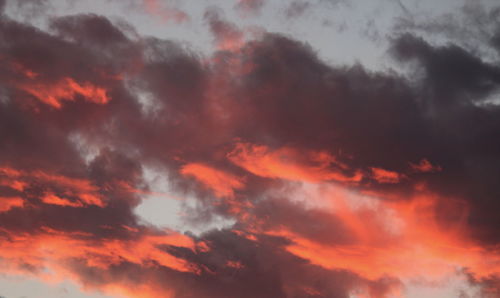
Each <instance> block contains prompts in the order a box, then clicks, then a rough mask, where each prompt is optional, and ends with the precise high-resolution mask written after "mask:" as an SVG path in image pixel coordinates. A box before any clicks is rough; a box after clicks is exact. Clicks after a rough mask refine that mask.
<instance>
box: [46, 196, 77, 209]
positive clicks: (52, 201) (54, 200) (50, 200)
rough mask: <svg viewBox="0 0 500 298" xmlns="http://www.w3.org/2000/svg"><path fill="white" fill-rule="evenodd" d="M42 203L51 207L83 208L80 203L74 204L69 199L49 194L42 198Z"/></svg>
mask: <svg viewBox="0 0 500 298" xmlns="http://www.w3.org/2000/svg"><path fill="white" fill-rule="evenodd" d="M41 201H42V202H44V203H45V204H49V205H59V206H69V207H83V204H82V203H80V202H72V201H70V200H68V199H64V198H60V197H58V196H56V195H54V194H51V193H48V194H46V195H45V196H43V197H42V198H41Z"/></svg>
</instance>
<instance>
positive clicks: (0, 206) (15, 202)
mask: <svg viewBox="0 0 500 298" xmlns="http://www.w3.org/2000/svg"><path fill="white" fill-rule="evenodd" d="M23 206H24V200H23V199H22V198H20V197H0V212H5V211H9V210H10V209H12V208H15V207H23Z"/></svg>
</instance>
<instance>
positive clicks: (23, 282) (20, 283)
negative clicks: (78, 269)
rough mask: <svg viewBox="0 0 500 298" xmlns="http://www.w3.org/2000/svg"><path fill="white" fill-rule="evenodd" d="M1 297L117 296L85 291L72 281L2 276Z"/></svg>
mask: <svg viewBox="0 0 500 298" xmlns="http://www.w3.org/2000/svg"><path fill="white" fill-rule="evenodd" d="M0 297H5V298H117V297H116V296H114V297H111V296H106V295H104V294H101V293H98V292H92V291H87V292H85V291H83V290H82V289H81V287H79V286H78V285H76V284H75V283H73V282H70V281H63V282H59V283H54V284H49V283H46V282H43V281H39V280H37V279H34V278H26V277H19V276H0Z"/></svg>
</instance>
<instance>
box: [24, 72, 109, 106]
mask: <svg viewBox="0 0 500 298" xmlns="http://www.w3.org/2000/svg"><path fill="white" fill-rule="evenodd" d="M19 87H20V88H21V89H23V90H24V91H26V92H28V93H30V94H31V95H33V96H34V97H36V98H37V99H38V100H40V101H41V102H43V103H45V104H48V105H50V106H52V107H54V108H56V109H60V108H61V107H62V102H63V101H73V100H75V97H76V96H77V95H78V96H82V97H83V98H84V99H85V100H87V101H89V102H92V103H96V104H106V103H108V102H109V101H110V100H111V99H110V98H109V97H108V95H107V91H106V89H104V88H101V87H97V86H95V85H93V84H91V83H78V82H76V81H75V80H74V79H72V78H63V79H61V80H59V81H58V82H56V83H52V84H47V83H37V82H33V83H24V84H19Z"/></svg>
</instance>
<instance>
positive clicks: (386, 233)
mask: <svg viewBox="0 0 500 298" xmlns="http://www.w3.org/2000/svg"><path fill="white" fill-rule="evenodd" d="M148 3H149V2H148ZM148 3H146V4H147V5H148V6H146V7H149V8H151V7H153V8H154V7H155V5H157V4H155V2H154V1H153V2H150V3H149V4H148ZM261 5H262V4H260V5H259V7H260V6H261ZM155 13H158V12H156V10H155ZM205 20H206V21H207V23H208V25H209V27H210V30H211V31H212V33H213V34H214V37H215V43H216V46H217V50H218V51H216V52H215V53H214V54H213V55H211V56H209V57H205V56H203V55H201V54H199V53H196V52H194V51H192V50H190V49H187V48H186V47H184V46H182V45H180V44H179V43H177V42H175V41H170V40H162V39H159V38H154V37H146V36H141V35H139V34H128V33H127V32H126V31H125V30H124V29H122V28H121V27H120V26H118V25H116V24H114V23H113V22H111V21H110V20H108V19H106V18H104V17H101V16H96V15H75V16H65V17H61V18H54V19H52V20H51V22H50V26H49V27H50V28H49V29H47V31H44V30H42V29H40V28H35V27H33V26H31V25H28V24H23V23H20V22H16V21H13V20H11V19H9V18H8V17H4V18H2V19H1V20H0V39H2V40H4V41H5V42H3V43H1V44H0V59H1V60H2V62H3V63H2V64H1V65H0V83H1V85H2V94H5V97H6V99H5V100H2V101H1V103H0V136H1V137H2V142H1V144H0V166H1V167H0V237H1V238H2V240H3V241H0V252H2V253H1V254H0V255H2V257H1V262H2V265H5V266H2V268H5V269H3V270H4V272H5V273H16V274H30V275H35V276H37V277H38V278H41V279H46V280H60V279H62V278H63V277H64V278H66V277H69V278H71V279H74V280H76V281H78V282H79V283H80V284H81V285H82V286H83V287H85V288H87V289H98V290H102V291H104V292H106V293H110V294H113V295H119V294H122V295H126V296H130V297H139V296H140V297H348V296H350V295H354V294H356V295H365V296H369V297H388V296H390V295H391V294H395V293H397V292H398V291H401V290H402V289H403V287H404V283H403V281H404V280H409V279H410V280H411V279H418V278H422V277H424V278H427V279H430V280H431V281H435V280H442V279H444V278H446V276H448V275H449V274H455V273H456V270H457V268H459V269H460V270H465V271H466V272H467V274H468V275H469V276H470V280H471V282H474V283H477V284H479V285H481V286H482V288H483V289H484V291H486V292H485V293H496V292H498V282H497V281H498V274H499V273H500V271H499V270H500V269H499V267H498V261H499V258H500V256H499V254H498V251H497V250H496V249H495V248H496V246H497V244H498V241H499V240H500V238H499V237H500V234H499V232H498V231H499V229H498V224H499V222H498V216H497V212H496V211H497V209H498V208H497V207H499V206H498V202H497V200H496V197H497V193H498V190H499V188H498V179H499V178H500V177H499V175H500V174H499V173H498V170H497V169H498V168H499V166H500V157H499V155H498V152H500V150H498V149H500V148H498V147H499V145H500V143H499V142H498V140H499V138H498V137H499V135H498V134H499V131H500V120H499V119H500V114H499V113H500V110H499V108H498V105H495V104H484V101H485V100H486V98H488V97H489V96H491V95H492V94H495V92H497V91H498V83H499V80H498V79H499V76H498V74H499V71H498V67H497V66H496V64H494V63H492V62H490V61H487V60H485V59H482V58H481V57H479V56H477V55H476V54H475V53H473V52H470V51H469V50H467V49H466V48H463V47H461V46H459V45H456V44H447V45H433V44H431V43H430V42H428V41H427V40H425V39H424V38H421V37H417V36H415V35H413V34H411V33H406V34H403V35H400V36H395V37H394V38H393V39H392V41H391V42H392V47H391V53H392V54H393V55H394V56H395V57H396V58H397V61H399V63H409V65H410V67H414V69H412V70H414V72H413V74H415V75H416V76H415V77H411V76H410V77H408V78H403V77H401V76H399V75H397V74H395V73H393V72H370V71H367V70H366V69H364V68H363V67H362V66H361V65H354V66H342V67H339V66H332V65H329V64H327V63H325V62H324V61H322V60H321V59H319V58H318V56H317V55H316V53H315V51H314V50H313V49H312V48H311V47H310V46H309V45H307V44H305V43H302V42H300V41H297V40H294V39H291V38H290V37H285V36H282V35H279V34H272V33H263V34H262V35H261V36H259V37H256V38H255V39H253V40H248V41H247V40H245V39H244V38H243V33H242V31H240V30H239V29H238V28H237V27H236V26H235V25H233V24H231V23H229V22H226V21H224V20H223V19H222V18H221V17H220V15H219V13H218V12H215V11H212V10H209V11H207V12H206V14H205ZM144 94H146V95H147V96H145V98H146V99H144V98H143V97H142V96H143V95H144ZM145 101H147V102H146V103H147V104H149V105H152V106H154V109H152V110H150V111H145V109H144V104H145ZM75 136H76V137H75ZM75 138H77V139H78V140H80V142H75ZM88 152H94V153H95V154H88ZM146 168H154V169H155V170H158V171H159V172H161V173H165V179H169V183H171V184H172V195H173V196H175V197H179V198H183V197H193V199H194V200H196V206H195V207H194V208H191V209H186V210H189V213H190V214H189V217H190V218H196V219H197V220H199V221H202V222H203V220H206V221H207V224H208V221H209V219H210V218H211V216H206V215H207V214H208V215H213V216H219V217H222V218H225V219H230V220H233V221H234V225H232V226H230V227H226V228H223V229H214V230H209V231H207V232H205V233H203V234H200V235H194V234H191V233H181V232H180V231H174V230H171V229H168V228H165V227H162V228H160V227H155V226H151V225H150V224H147V223H145V222H143V221H142V220H140V219H139V218H138V217H137V216H136V215H135V213H134V209H135V208H136V207H137V206H138V205H139V204H140V202H141V201H142V200H143V199H144V194H150V193H154V192H155V190H154V189H151V188H152V186H151V185H148V183H147V181H146V179H145V173H144V171H145V170H144V169H146ZM181 200H182V199H181ZM186 208H187V207H186ZM415 264H418V266H415ZM47 272H52V274H49V273H47ZM495 291H496V292H495Z"/></svg>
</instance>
